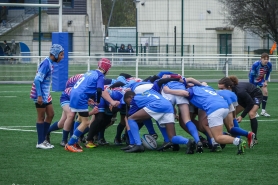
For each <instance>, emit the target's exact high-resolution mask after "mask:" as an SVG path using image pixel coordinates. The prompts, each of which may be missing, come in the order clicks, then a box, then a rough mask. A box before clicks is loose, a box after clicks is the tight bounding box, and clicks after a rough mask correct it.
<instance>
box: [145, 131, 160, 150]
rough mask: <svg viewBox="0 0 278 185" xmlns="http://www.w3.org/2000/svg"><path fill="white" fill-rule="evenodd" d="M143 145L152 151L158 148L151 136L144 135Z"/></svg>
mask: <svg viewBox="0 0 278 185" xmlns="http://www.w3.org/2000/svg"><path fill="white" fill-rule="evenodd" d="M142 144H143V146H144V147H145V148H147V149H150V150H155V149H156V148H157V143H156V140H155V138H154V137H153V136H152V135H150V134H144V135H143V136H142Z"/></svg>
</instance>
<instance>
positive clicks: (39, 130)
mask: <svg viewBox="0 0 278 185" xmlns="http://www.w3.org/2000/svg"><path fill="white" fill-rule="evenodd" d="M36 126H37V134H38V144H41V143H43V142H44V140H45V136H44V124H43V123H36Z"/></svg>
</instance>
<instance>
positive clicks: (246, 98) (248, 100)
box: [238, 92, 254, 122]
mask: <svg viewBox="0 0 278 185" xmlns="http://www.w3.org/2000/svg"><path fill="white" fill-rule="evenodd" d="M238 96H240V98H242V99H243V100H244V101H245V102H246V103H247V106H246V108H245V109H244V110H243V112H242V113H241V115H240V116H239V117H240V118H239V119H238V120H239V122H240V121H241V119H242V118H244V117H245V116H246V115H247V114H248V112H250V110H251V109H252V108H253V106H254V103H253V99H252V98H251V96H250V95H249V94H248V93H246V92H242V93H240V94H238Z"/></svg>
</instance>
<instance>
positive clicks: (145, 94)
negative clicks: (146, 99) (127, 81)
mask: <svg viewBox="0 0 278 185" xmlns="http://www.w3.org/2000/svg"><path fill="white" fill-rule="evenodd" d="M149 94H150V92H149V91H145V92H143V93H142V95H143V96H147V95H149Z"/></svg>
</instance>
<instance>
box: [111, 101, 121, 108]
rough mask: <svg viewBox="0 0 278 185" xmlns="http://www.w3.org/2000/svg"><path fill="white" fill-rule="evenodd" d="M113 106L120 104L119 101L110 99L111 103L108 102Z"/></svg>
mask: <svg viewBox="0 0 278 185" xmlns="http://www.w3.org/2000/svg"><path fill="white" fill-rule="evenodd" d="M110 104H111V105H112V106H113V107H118V105H120V102H119V101H114V100H113V101H112V102H111V103H110Z"/></svg>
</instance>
